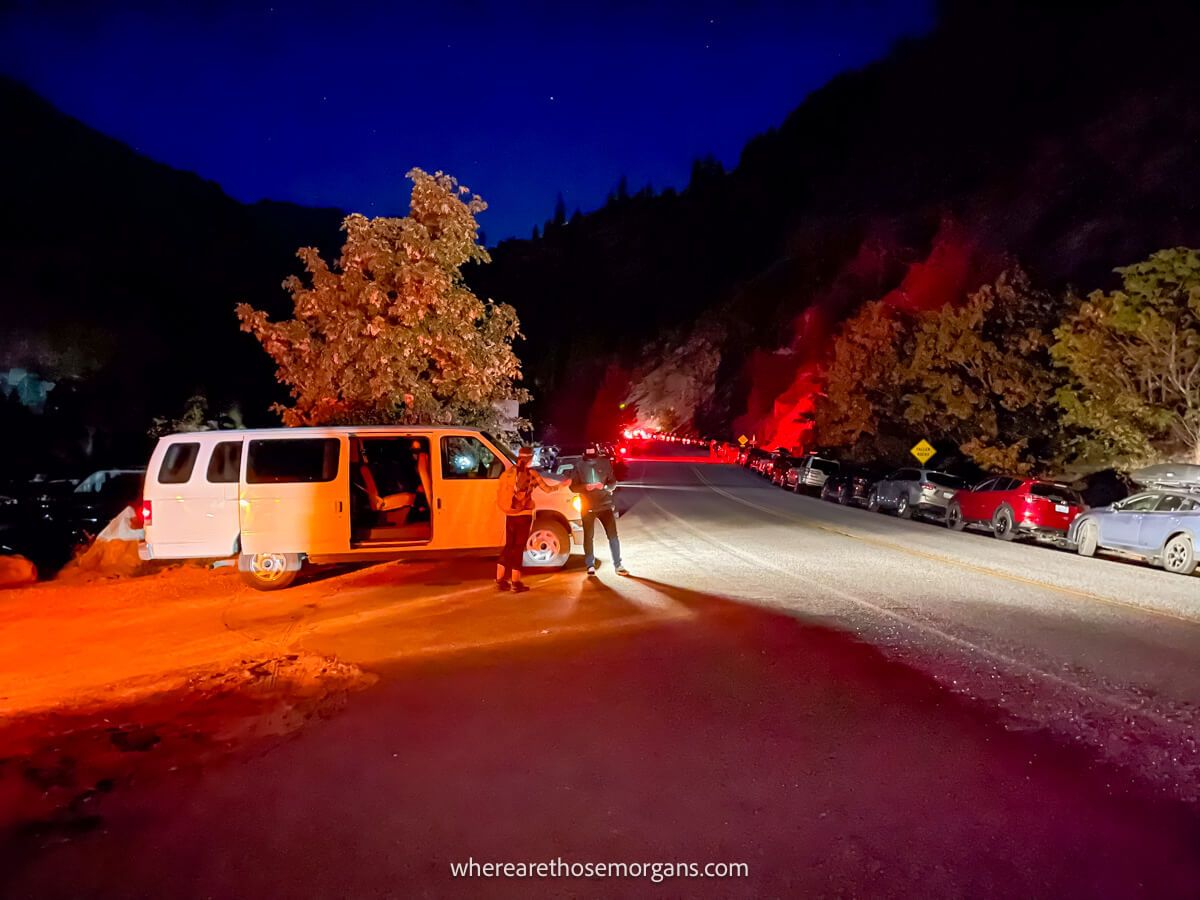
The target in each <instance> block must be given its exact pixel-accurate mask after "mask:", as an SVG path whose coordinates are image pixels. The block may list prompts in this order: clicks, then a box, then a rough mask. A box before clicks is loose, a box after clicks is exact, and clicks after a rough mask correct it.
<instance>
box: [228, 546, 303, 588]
mask: <svg viewBox="0 0 1200 900" xmlns="http://www.w3.org/2000/svg"><path fill="white" fill-rule="evenodd" d="M300 565H301V561H300V554H298V553H255V554H253V555H251V554H248V553H245V554H242V557H241V559H240V560H238V570H239V571H240V572H241V575H242V581H244V582H246V584H248V585H250V587H252V588H254V589H255V590H258V591H278V590H282V589H283V588H285V587H287V586H288V585H290V584H291V583H292V582H293V581H295V580H296V576H297V575H299V574H300Z"/></svg>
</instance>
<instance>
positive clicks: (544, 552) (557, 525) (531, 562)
mask: <svg viewBox="0 0 1200 900" xmlns="http://www.w3.org/2000/svg"><path fill="white" fill-rule="evenodd" d="M570 558H571V532H570V531H568V530H567V527H566V526H565V525H563V524H562V523H561V522H559V521H557V520H555V519H548V518H541V519H538V520H536V521H535V522H534V523H533V530H532V531H530V532H529V541H528V542H527V543H526V544H525V556H524V559H523V560H522V562H523V564H524V565H523V566H522V568H523V569H526V570H540V571H546V570H549V569H561V568H562V567H563V566H565V565H566V564H567V560H569V559H570Z"/></svg>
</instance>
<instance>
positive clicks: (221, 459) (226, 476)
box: [208, 441, 242, 484]
mask: <svg viewBox="0 0 1200 900" xmlns="http://www.w3.org/2000/svg"><path fill="white" fill-rule="evenodd" d="M241 473H242V442H241V441H221V443H219V444H217V446H215V447H213V452H212V457H211V458H210V459H209V460H208V480H209V481H210V482H211V483H213V484H237V480H238V476H239V475H241Z"/></svg>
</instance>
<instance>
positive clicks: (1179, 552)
mask: <svg viewBox="0 0 1200 900" xmlns="http://www.w3.org/2000/svg"><path fill="white" fill-rule="evenodd" d="M1162 567H1163V568H1164V569H1166V570H1167V571H1168V572H1174V573H1175V574H1176V575H1191V574H1192V573H1193V572H1195V571H1196V550H1195V548H1194V547H1193V546H1192V539H1191V538H1189V537H1188V536H1187V535H1186V534H1177V535H1175V537H1173V538H1171V539H1170V540H1169V541H1167V543H1166V546H1165V547H1163V552H1162Z"/></svg>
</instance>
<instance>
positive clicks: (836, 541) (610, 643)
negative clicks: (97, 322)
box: [7, 461, 1200, 897]
mask: <svg viewBox="0 0 1200 900" xmlns="http://www.w3.org/2000/svg"><path fill="white" fill-rule="evenodd" d="M630 480H631V481H632V482H633V484H632V485H631V486H630V487H628V488H625V489H623V491H622V494H623V497H622V505H623V506H624V507H625V514H624V516H623V517H622V519H621V532H622V538H623V543H624V545H625V557H626V559H625V561H626V564H627V565H628V566H629V568H630V569H631V570H632V572H633V577H632V578H630V579H621V578H618V577H617V576H616V575H615V574H614V573H613V572H612V571H611V567H607V568H602V569H601V573H600V578H599V579H596V580H592V581H589V580H587V579H585V578H584V577H583V575H582V572H581V571H580V568H579V565H578V560H576V561H575V564H574V565H573V566H572V567H570V568H569V569H568V571H566V572H563V573H561V574H556V575H552V576H544V577H540V578H535V579H533V581H532V583H533V585H534V590H533V591H532V592H531V593H529V594H526V595H522V596H515V595H511V594H505V595H499V594H496V593H495V592H494V591H493V590H492V589H491V587H490V584H489V582H488V581H487V577H488V566H487V565H486V563H479V564H471V565H464V564H461V563H459V564H456V565H454V566H447V567H445V568H444V569H442V570H439V572H437V573H434V574H432V575H423V576H422V578H423V579H424V580H423V581H422V582H421V583H419V584H417V583H412V582H405V580H404V572H405V571H406V570H405V568H404V567H403V566H387V567H380V568H379V570H378V576H377V577H375V576H372V578H371V579H369V580H368V581H366V582H364V581H363V580H362V579H361V578H360V579H359V580H358V581H355V582H354V586H353V587H352V588H346V589H343V588H341V587H340V586H339V581H338V579H337V578H336V577H334V578H329V579H328V580H325V581H321V582H318V583H317V584H316V585H311V586H310V587H309V588H306V589H305V591H306V592H299V591H298V592H297V593H296V595H295V596H296V597H297V600H296V607H297V608H296V611H295V612H294V614H291V613H288V612H286V611H284V612H281V611H280V608H279V607H278V603H279V602H280V601H279V600H278V599H276V600H273V601H272V603H273V604H275V605H272V606H271V607H270V608H269V611H268V607H266V606H264V607H262V608H261V609H257V608H255V607H254V605H253V604H246V605H245V606H244V607H242V608H240V609H236V610H235V609H231V610H230V611H229V622H228V624H229V627H232V628H237V629H244V630H246V631H247V632H249V631H252V630H253V629H254V628H255V627H256V621H259V622H266V621H267V619H268V618H271V619H277V618H279V617H280V616H281V615H291V619H289V621H293V622H294V623H295V627H294V634H295V636H296V641H297V646H301V647H303V649H305V650H307V651H311V652H320V653H329V654H336V655H338V656H339V657H341V658H343V659H345V660H347V661H350V662H355V663H358V664H359V665H362V666H363V667H365V668H368V669H370V670H372V671H374V672H376V673H378V674H379V675H380V676H381V678H380V682H379V683H378V684H377V685H376V686H375V687H373V688H371V689H369V690H367V691H365V692H363V693H362V694H359V695H357V696H354V697H353V698H351V701H350V703H349V707H348V709H347V710H346V711H345V712H344V713H342V714H341V715H339V716H337V717H335V718H333V719H332V720H330V721H328V722H321V723H318V724H316V725H314V726H312V727H310V728H308V729H307V730H305V731H304V732H302V733H301V734H300V735H299V736H298V737H296V738H294V739H292V740H288V741H287V742H285V743H283V744H282V745H279V746H274V747H272V748H270V749H269V751H258V752H252V753H249V754H246V755H243V756H241V757H239V758H236V759H234V760H231V761H227V762H225V763H224V764H222V765H219V766H216V767H212V768H206V769H204V770H202V771H195V772H188V773H186V774H181V775H180V776H179V777H177V778H175V779H174V780H166V781H163V780H158V781H153V782H147V783H144V784H134V785H132V786H130V787H129V788H128V789H127V790H118V791H116V792H114V794H113V796H112V797H111V798H110V799H106V800H105V801H104V804H105V805H104V807H103V827H102V828H101V829H99V830H98V831H97V832H96V833H93V834H91V835H88V836H87V837H86V838H84V839H81V840H72V841H69V842H66V843H62V844H60V845H56V846H49V847H46V846H41V847H36V848H33V847H31V848H30V849H29V851H28V853H26V854H25V855H24V857H23V858H21V859H20V860H17V861H15V862H12V863H10V866H9V869H8V870H7V871H8V875H9V876H10V877H11V878H12V883H11V884H10V892H11V893H12V894H14V895H16V896H78V895H80V894H81V893H85V894H87V895H89V896H157V895H163V894H170V895H171V896H176V897H185V896H197V897H200V896H205V897H226V896H294V897H302V896H320V897H328V896H355V897H357V896H405V897H409V896H445V895H458V896H481V895H500V896H520V897H524V896H529V895H531V894H547V895H556V896H577V895H581V894H582V895H588V896H592V895H600V896H609V895H622V896H634V895H637V896H642V895H645V894H646V893H651V894H661V895H664V896H693V895H705V896H722V897H725V896H763V895H775V896H779V895H793V896H794V895H823V896H830V895H832V896H843V895H844V896H854V895H864V896H872V895H876V896H877V895H889V896H921V897H928V896H964V895H970V896H1005V897H1007V896H1012V897H1018V896H1019V897H1031V896H1047V897H1048V896H1062V895H1064V894H1068V895H1071V896H1122V897H1123V896H1134V895H1146V896H1156V897H1161V896H1180V897H1191V896H1195V895H1196V892H1197V887H1198V886H1200V819H1198V817H1197V802H1196V799H1197V786H1198V785H1200V778H1198V777H1197V766H1196V751H1195V746H1194V735H1195V734H1196V721H1195V707H1194V702H1195V700H1196V698H1197V697H1200V691H1198V690H1197V689H1198V688H1200V674H1198V673H1197V666H1196V662H1197V657H1198V656H1200V640H1198V639H1197V638H1198V637H1200V603H1197V602H1196V601H1195V599H1194V598H1197V597H1200V590H1198V589H1200V580H1197V579H1194V578H1181V577H1178V576H1171V575H1167V574H1165V573H1162V572H1157V571H1154V570H1151V569H1147V568H1145V567H1138V566H1133V565H1130V564H1126V563H1119V562H1112V561H1105V560H1084V559H1079V558H1077V557H1074V556H1072V555H1070V554H1065V553H1062V552H1059V551H1055V550H1051V549H1046V548H1041V547H1034V546H1021V545H1010V544H1005V543H1002V542H999V541H996V540H994V539H992V538H990V537H984V536H979V535H970V534H954V533H950V532H948V531H947V530H946V529H944V528H941V527H938V526H933V525H929V524H924V523H919V522H907V521H901V520H897V519H895V518H892V517H886V516H881V515H878V514H871V513H867V512H865V511H860V510H854V509H843V508H840V507H836V506H834V505H832V504H826V503H822V502H821V501H819V500H816V499H813V498H808V497H797V496H794V495H791V494H788V493H785V492H783V491H781V490H779V489H778V488H773V487H771V486H770V485H769V484H767V483H766V482H764V481H760V480H759V479H758V478H757V477H756V476H754V475H751V474H750V473H747V472H745V471H743V470H740V469H736V468H733V467H729V466H715V465H706V464H703V463H695V464H693V463H690V462H686V461H681V462H656V463H634V464H633V465H632V466H631V471H630ZM605 550H606V548H604V549H602V551H601V556H602V557H603V556H606V553H605ZM318 588H319V590H320V591H321V592H323V593H324V594H325V595H327V597H328V598H329V599H328V602H327V603H319V602H313V597H314V596H315V592H316V591H317V590H318ZM256 617H258V618H257V620H256ZM469 858H473V859H475V860H477V861H512V862H519V861H528V862H540V861H545V860H555V859H562V860H565V861H568V862H580V863H582V862H607V861H615V862H627V863H628V862H662V861H672V862H680V861H687V862H697V863H699V864H704V863H711V862H733V863H745V864H746V865H747V866H748V871H749V874H748V875H746V876H745V877H737V878H730V879H719V880H718V879H711V878H710V879H702V878H701V879H680V878H671V879H667V880H665V881H663V882H661V883H658V884H655V883H654V882H652V881H651V880H650V879H649V878H640V879H638V878H627V877H623V878H606V879H599V878H592V879H586V880H578V879H559V878H542V879H536V880H533V881H529V880H521V879H511V878H500V879H478V878H477V879H469V880H463V879H454V878H452V877H451V873H450V865H451V863H453V862H455V861H459V862H461V861H466V860H467V859H469Z"/></svg>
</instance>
